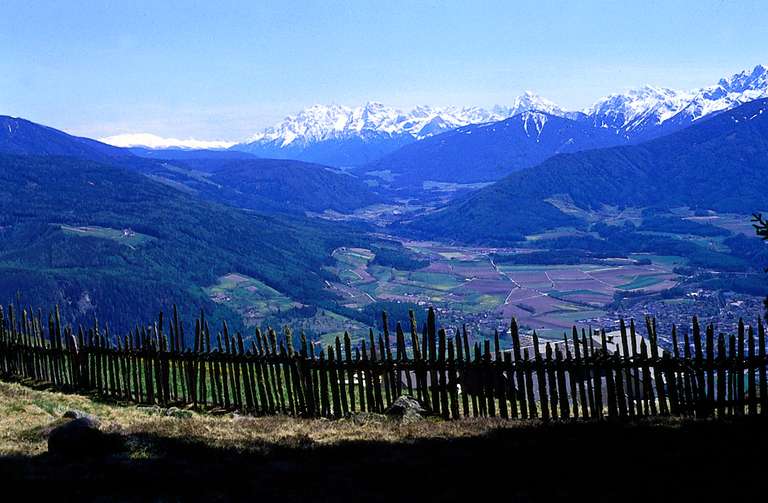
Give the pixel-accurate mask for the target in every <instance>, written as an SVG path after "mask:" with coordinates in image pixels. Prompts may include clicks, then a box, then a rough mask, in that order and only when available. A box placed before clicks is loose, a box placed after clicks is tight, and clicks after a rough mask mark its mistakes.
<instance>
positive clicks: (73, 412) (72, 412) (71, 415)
mask: <svg viewBox="0 0 768 503" xmlns="http://www.w3.org/2000/svg"><path fill="white" fill-rule="evenodd" d="M62 417H64V418H65V419H82V418H85V419H88V420H90V421H93V422H95V423H98V422H99V418H97V417H96V416H94V415H93V414H88V413H87V412H84V411H82V410H79V409H69V410H68V411H66V412H65V413H64V415H63V416H62Z"/></svg>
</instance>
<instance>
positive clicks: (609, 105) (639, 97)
mask: <svg viewBox="0 0 768 503" xmlns="http://www.w3.org/2000/svg"><path fill="white" fill-rule="evenodd" d="M691 97H692V95H691V93H688V92H685V91H676V90H674V89H668V88H666V87H655V86H647V85H646V86H643V87H640V88H637V89H631V90H629V91H627V92H625V93H620V94H611V95H608V96H606V97H604V98H601V99H599V100H598V101H597V102H596V103H595V104H594V105H592V106H591V107H590V108H588V109H586V110H585V111H584V113H585V114H586V115H587V116H588V117H590V119H591V120H592V122H593V123H594V125H595V126H597V127H602V128H615V129H617V130H619V131H622V132H624V133H628V132H631V131H633V130H635V129H638V128H641V127H644V126H648V125H652V126H655V125H659V124H661V123H663V122H664V121H666V120H668V119H669V118H671V117H673V116H675V115H676V114H677V113H678V112H680V110H682V109H683V108H684V107H685V106H686V105H687V104H688V103H689V102H690V100H691Z"/></svg>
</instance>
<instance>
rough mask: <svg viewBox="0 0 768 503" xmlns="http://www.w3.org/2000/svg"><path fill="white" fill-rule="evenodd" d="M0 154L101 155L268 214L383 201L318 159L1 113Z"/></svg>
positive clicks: (212, 197) (347, 209) (347, 207)
mask: <svg viewBox="0 0 768 503" xmlns="http://www.w3.org/2000/svg"><path fill="white" fill-rule="evenodd" d="M0 154H11V155H43V156H47V155H53V156H67V157H74V158H77V159H86V160H90V161H96V162H102V163H105V164H110V165H113V166H119V167H122V168H126V169H130V170H132V171H135V172H138V173H142V174H144V175H148V176H150V177H152V178H153V179H155V180H157V181H162V182H165V183H166V184H167V185H170V186H172V187H175V188H178V189H182V190H186V191H187V192H189V193H192V194H196V195H199V196H201V197H203V198H206V199H209V200H213V201H217V202H221V203H224V204H228V205H230V206H236V207H242V208H248V209H254V210H259V211H262V212H270V213H284V212H288V213H304V212H306V211H312V212H322V211H324V210H327V209H330V210H335V211H340V212H350V211H353V210H355V209H357V208H360V207H362V206H366V205H369V204H374V203H377V202H380V201H381V198H380V197H378V196H377V195H376V194H374V193H373V192H372V191H371V190H370V189H369V188H368V186H367V185H365V184H364V183H363V182H362V181H360V180H359V179H358V178H356V177H353V176H351V175H348V174H344V173H339V172H336V171H333V170H331V169H330V168H328V167H327V166H322V165H319V164H309V163H305V162H299V161H291V160H274V159H258V158H256V157H255V156H253V155H251V154H247V153H244V152H237V151H234V150H227V151H205V150H194V151H188V150H173V149H170V150H148V149H133V150H129V149H122V148H118V147H113V146H111V145H106V144H104V143H101V142H98V141H96V140H91V139H89V138H79V137H76V136H72V135H69V134H67V133H64V132H62V131H58V130H56V129H53V128H50V127H47V126H42V125H40V124H35V123H34V122H30V121H27V120H25V119H17V118H13V117H5V116H0ZM134 154H137V155H134Z"/></svg>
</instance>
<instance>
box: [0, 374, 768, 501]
mask: <svg viewBox="0 0 768 503" xmlns="http://www.w3.org/2000/svg"><path fill="white" fill-rule="evenodd" d="M71 408H77V409H79V410H82V411H85V412H88V413H92V414H96V415H98V416H99V418H100V420H101V424H102V426H101V427H102V429H104V430H106V431H110V432H113V433H115V434H118V435H121V436H123V437H124V438H125V439H126V448H125V451H124V452H120V453H118V454H116V455H113V456H110V457H107V458H103V459H91V460H87V459H83V460H72V459H60V458H57V457H55V456H53V455H50V454H48V453H47V452H46V439H45V433H46V431H47V430H48V429H49V428H50V427H51V425H52V424H56V423H57V422H59V421H61V419H59V418H61V415H62V413H63V412H64V411H66V410H68V409H71ZM764 431H765V423H764V422H755V421H746V420H743V421H738V422H694V421H688V422H686V421H653V422H640V423H634V424H618V423H584V422H581V423H561V424H549V425H543V424H531V423H521V422H517V423H516V422H502V421H498V420H493V421H492V420H466V421H456V422H440V421H432V420H424V421H420V422H416V423H412V424H409V425H402V424H399V423H393V422H389V421H382V420H377V419H375V418H369V419H368V420H364V419H358V420H342V421H325V420H301V419H294V418H287V417H272V418H242V417H231V416H228V415H223V416H220V417H214V416H201V415H197V414H192V415H191V417H185V418H178V417H164V416H161V415H158V411H157V410H155V409H151V408H137V407H133V406H120V405H117V404H107V403H101V402H97V401H94V400H92V399H90V398H87V397H80V396H75V395H62V394H59V393H52V392H48V391H44V390H40V389H30V388H27V387H24V386H21V385H19V384H9V383H0V479H1V480H2V481H3V482H2V484H3V490H4V491H5V493H6V494H8V491H11V490H13V489H15V488H20V489H23V490H24V492H25V494H26V495H27V499H30V500H36V499H39V498H41V497H45V496H48V497H50V496H53V497H55V498H56V500H57V501H62V500H63V501H67V500H73V499H77V500H79V501H83V500H110V501H112V500H128V501H143V500H155V501H165V500H205V501H211V500H214V501H217V500H221V501H226V500H231V499H248V500H260V501H264V500H267V501H269V500H273V499H280V500H281V501H414V500H419V501H457V500H466V499H468V498H473V499H477V498H484V499H491V498H493V499H494V500H497V499H499V498H501V499H503V500H507V501H553V500H560V501H565V500H572V501H581V500H587V499H588V500H590V501H615V500H616V499H617V498H620V499H622V500H625V501H626V500H629V501H668V500H678V501H713V500H714V501H717V500H734V501H738V500H741V499H743V498H746V497H747V495H760V494H764V490H765V489H764V483H763V478H762V477H763V476H762V472H763V464H764V463H763V462H762V459H763V456H764V453H765V452H766V447H768V436H767V435H765V433H764Z"/></svg>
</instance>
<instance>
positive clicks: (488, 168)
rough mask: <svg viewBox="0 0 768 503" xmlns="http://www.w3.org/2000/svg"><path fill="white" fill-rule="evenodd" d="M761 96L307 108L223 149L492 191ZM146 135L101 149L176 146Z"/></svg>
mask: <svg viewBox="0 0 768 503" xmlns="http://www.w3.org/2000/svg"><path fill="white" fill-rule="evenodd" d="M764 97H768V70H766V68H765V67H764V66H762V65H758V66H756V67H754V68H753V69H752V70H750V71H742V72H740V73H737V74H734V75H732V76H730V77H728V78H722V79H720V80H719V81H718V82H717V83H716V84H713V85H710V86H706V87H703V88H698V89H694V90H689V91H679V90H674V89H668V88H664V87H654V86H644V87H641V88H638V89H632V90H629V91H626V92H623V93H617V94H611V95H609V96H606V97H604V98H601V99H599V100H597V101H596V102H595V103H594V104H593V105H592V106H590V107H587V108H586V109H584V110H580V111H568V110H566V109H564V108H563V107H560V106H558V105H557V104H555V103H553V102H552V101H549V100H547V99H545V98H542V97H540V96H538V95H536V94H534V93H531V92H526V93H525V94H523V95H521V96H520V97H518V98H517V99H515V100H514V102H513V103H512V104H511V105H508V106H494V107H492V108H490V109H485V108H481V107H430V106H417V107H414V108H413V109H410V110H401V109H397V108H392V107H387V106H385V105H383V104H381V103H378V102H369V103H366V104H365V105H362V106H358V107H345V106H341V105H314V106H312V107H309V108H307V109H305V110H303V111H301V112H299V113H298V114H296V115H293V116H289V117H287V118H285V119H284V120H283V121H281V122H280V123H279V124H276V125H275V126H273V127H271V128H267V129H266V130H264V131H261V132H259V133H256V134H254V135H253V136H251V137H250V138H249V139H247V140H245V141H243V142H240V143H237V144H235V145H232V146H229V149H230V150H233V151H240V152H245V153H249V154H252V155H255V156H257V157H263V158H275V159H293V160H300V161H305V162H311V163H316V164H323V165H328V166H335V167H356V168H359V169H360V170H362V171H359V173H366V172H367V173H372V174H373V175H374V176H373V177H374V178H377V176H378V178H381V179H379V180H378V181H377V183H383V184H384V185H390V186H392V187H393V188H409V189H414V188H420V185H421V184H423V182H425V181H436V182H450V183H476V182H490V181H494V180H498V179H500V178H502V177H503V176H505V175H507V174H509V173H511V172H513V171H515V170H518V169H523V168H526V167H530V166H533V165H535V164H537V163H539V162H541V161H543V160H544V159H547V158H549V157H551V156H552V155H556V154H558V153H566V152H577V151H580V150H588V149H592V148H601V147H610V146H616V145H626V144H637V143H641V142H643V141H647V140H650V139H653V138H657V137H660V136H664V135H667V134H670V133H672V132H674V131H678V130H680V129H683V128H684V127H686V126H689V125H691V124H693V123H695V122H696V121H698V120H700V119H701V118H703V117H706V116H708V115H711V114H713V113H717V112H720V111H723V110H728V109H731V108H733V107H735V106H738V105H740V104H743V103H746V102H749V101H752V100H755V99H759V98H764ZM532 112H535V113H532ZM489 124H492V125H491V126H488V125H489ZM144 136H146V135H141V134H139V135H119V136H115V137H108V138H104V139H103V140H104V141H106V142H107V143H113V144H116V145H121V146H133V147H142V146H143V147H149V148H145V149H144V150H145V151H146V152H149V151H150V150H152V149H153V148H156V147H158V146H161V147H163V148H166V149H167V148H172V147H174V143H173V141H171V140H166V139H162V138H159V137H156V136H151V135H149V136H148V137H149V138H150V139H151V141H147V142H146V144H144V145H142V140H141V138H143V137H144ZM189 141H192V140H189ZM189 141H187V140H185V141H181V140H179V141H178V142H177V145H175V146H176V147H179V148H187V147H188V146H190V145H192V144H190V143H189ZM194 145H202V146H203V148H213V149H217V150H223V149H224V148H226V147H227V146H228V145H230V144H228V143H226V142H208V143H206V142H202V143H201V142H198V141H196V143H194ZM144 155H145V156H147V157H149V156H150V155H148V154H144ZM382 180H384V181H382Z"/></svg>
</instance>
